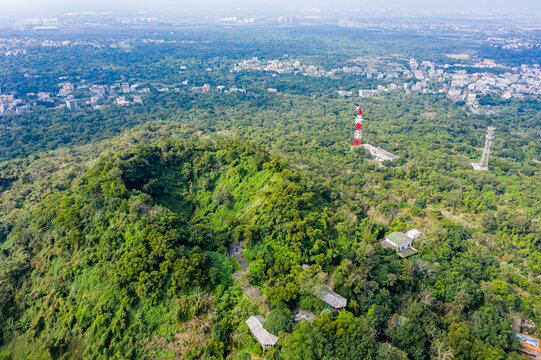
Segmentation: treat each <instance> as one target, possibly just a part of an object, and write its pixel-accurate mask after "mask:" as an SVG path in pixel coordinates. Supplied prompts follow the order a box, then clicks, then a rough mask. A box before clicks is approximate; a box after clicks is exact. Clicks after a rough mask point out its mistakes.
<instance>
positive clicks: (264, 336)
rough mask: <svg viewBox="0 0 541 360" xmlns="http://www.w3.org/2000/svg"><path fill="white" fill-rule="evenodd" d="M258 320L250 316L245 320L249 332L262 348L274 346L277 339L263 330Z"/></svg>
mask: <svg viewBox="0 0 541 360" xmlns="http://www.w3.org/2000/svg"><path fill="white" fill-rule="evenodd" d="M260 319H261V318H260V317H256V316H254V315H252V316H250V317H249V318H248V320H246V325H248V327H249V328H250V332H251V333H252V335H253V336H254V337H255V339H256V340H257V341H258V342H259V344H261V346H262V347H263V348H269V347H271V346H274V345H276V343H277V342H278V337H277V336H274V335H272V334H271V333H270V332H268V331H267V330H265V329H264V328H263V325H262V324H261V320H260Z"/></svg>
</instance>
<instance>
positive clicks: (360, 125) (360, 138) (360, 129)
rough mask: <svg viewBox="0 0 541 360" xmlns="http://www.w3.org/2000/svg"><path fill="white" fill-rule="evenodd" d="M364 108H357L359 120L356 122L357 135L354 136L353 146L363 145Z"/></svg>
mask: <svg viewBox="0 0 541 360" xmlns="http://www.w3.org/2000/svg"><path fill="white" fill-rule="evenodd" d="M363 115H364V113H363V107H362V106H360V105H359V107H358V108H357V118H356V120H355V134H354V135H353V143H352V144H351V146H362V145H363Z"/></svg>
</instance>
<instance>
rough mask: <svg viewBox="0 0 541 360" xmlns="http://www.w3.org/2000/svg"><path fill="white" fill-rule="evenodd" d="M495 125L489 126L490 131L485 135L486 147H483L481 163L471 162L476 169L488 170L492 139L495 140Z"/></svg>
mask: <svg viewBox="0 0 541 360" xmlns="http://www.w3.org/2000/svg"><path fill="white" fill-rule="evenodd" d="M494 130H496V128H495V127H494V126H489V127H488V133H487V134H486V136H485V148H484V149H483V156H481V162H480V163H471V166H473V169H474V170H482V171H488V157H489V155H490V147H491V146H492V140H494Z"/></svg>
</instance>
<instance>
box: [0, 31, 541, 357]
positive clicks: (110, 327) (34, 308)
mask: <svg viewBox="0 0 541 360" xmlns="http://www.w3.org/2000/svg"><path fill="white" fill-rule="evenodd" d="M243 31H244V30H239V32H235V31H233V30H231V29H227V30H226V31H225V36H226V38H227V39H229V40H230V41H231V42H228V41H225V42H223V47H219V48H213V45H214V44H215V42H216V41H217V40H216V38H217V36H218V34H216V33H214V36H216V38H211V39H208V38H205V37H204V36H203V35H204V34H208V33H207V32H201V33H198V32H197V31H193V32H191V33H190V35H191V36H192V37H194V36H195V35H194V34H199V36H201V38H200V39H199V40H201V41H203V40H205V39H206V40H208V42H207V43H205V44H200V43H197V44H195V45H194V44H191V45H190V44H187V45H181V46H180V45H179V46H178V47H176V48H175V47H171V48H170V49H169V50H168V46H169V45H163V47H164V48H159V49H155V48H152V49H151V50H149V48H148V47H147V48H144V47H141V49H139V50H138V49H137V48H134V49H132V50H133V52H129V53H126V54H124V55H125V57H119V58H118V60H117V61H118V63H119V64H122V66H125V68H126V70H125V71H126V74H124V75H121V74H120V75H119V74H113V75H111V76H112V78H114V79H115V81H117V80H118V79H122V80H127V79H128V78H127V75H128V74H131V75H133V74H139V75H141V73H140V72H139V70H137V69H136V68H137V67H138V66H140V67H141V70H140V71H141V72H143V71H144V72H145V73H144V76H143V75H141V78H148V77H160V76H161V75H159V74H158V73H154V72H153V71H154V69H161V70H160V71H164V73H169V70H168V69H169V68H168V66H173V65H171V64H174V66H177V65H178V64H181V63H186V61H189V62H192V63H195V62H196V60H195V59H196V55H197V56H201V57H202V58H203V59H204V61H203V62H202V63H201V64H200V67H201V69H203V68H204V67H205V66H211V65H209V64H214V65H216V66H218V67H219V64H220V61H221V60H220V59H221V58H220V57H221V56H227V57H228V60H226V61H225V62H226V63H227V62H228V61H230V59H235V58H237V57H238V58H246V57H248V56H271V55H277V56H282V55H283V54H282V53H283V51H282V50H283V49H282V45H283V44H284V43H285V44H289V45H291V47H290V49H291V53H292V54H295V55H298V56H305V57H306V59H312V60H313V61H322V62H323V61H325V58H324V56H323V55H322V54H324V53H325V52H329V53H330V54H332V56H329V58H328V59H327V60H326V61H328V62H329V63H328V64H329V65H331V66H334V65H335V64H336V63H333V62H335V61H338V60H337V59H338V58H339V57H340V56H345V55H344V54H346V55H348V56H349V55H354V53H356V52H358V51H359V49H358V48H357V47H355V48H354V49H350V48H348V47H347V46H346V45H345V43H346V40H347V39H348V37H350V36H353V35H346V33H345V32H343V31H342V30H337V29H332V30H329V31H326V32H325V31H323V30H322V29H312V30H310V32H308V31H307V32H306V33H303V32H301V33H300V35H302V37H301V39H300V40H299V39H298V38H296V37H294V36H293V35H299V33H298V32H296V31H297V30H287V31H286V30H280V31H278V30H276V33H275V32H273V33H271V34H270V35H269V36H267V37H265V36H263V35H262V34H261V33H257V34H256V36H255V39H256V40H253V39H252V38H251V37H250V35H251V33H250V31H247V32H246V33H244V32H243ZM284 32H286V34H284ZM355 33H356V34H357V35H358V34H359V32H355ZM234 34H238V39H240V40H237V41H236V42H234V41H233V40H231V39H232V38H233V37H234V36H233V35H234ZM162 35H163V36H166V33H164V34H162ZM77 36H80V37H81V38H80V39H79V40H84V37H83V35H81V34H79V35H77ZM107 36H109V34H107ZM138 36H141V35H140V34H139V35H138ZM175 36H178V34H177V35H175ZM365 36H366V37H367V38H369V39H372V41H373V42H374V43H379V42H381V41H383V40H382V39H386V41H383V43H382V44H380V45H379V47H375V48H370V47H369V45H363V46H366V47H367V49H368V48H370V50H371V51H372V52H371V53H370V55H372V56H377V54H376V53H377V52H379V51H381V52H382V53H385V52H384V48H385V46H390V47H389V48H388V49H387V50H386V51H388V52H390V51H396V52H400V51H405V50H404V49H405V48H408V47H410V46H411V45H412V44H418V41H419V39H418V38H417V37H412V36H409V37H408V36H405V35H404V38H403V39H402V38H396V37H394V38H393V37H392V36H388V35H385V34H383V35H374V34H368V35H365ZM290 37H291V38H290ZM333 37H335V38H338V39H340V41H337V42H336V43H335V44H332V43H331V42H330V39H332V38H333ZM265 39H266V41H265ZM277 39H278V40H277ZM307 39H308V40H310V39H311V40H314V41H312V42H309V43H310V46H309V47H305V48H303V44H302V43H303V41H304V40H307ZM391 40H392V41H391ZM250 42H256V43H257V42H259V44H260V47H259V48H257V49H255V48H254V49H251V50H250V51H247V50H246V51H245V50H244V49H241V48H239V46H238V45H239V43H240V44H246V43H250ZM438 44H440V45H439V46H440V48H439V54H440V55H438V54H434V60H435V59H436V58H437V56H441V53H443V52H445V51H448V50H449V48H448V47H450V46H452V44H453V42H451V41H449V42H446V41H443V40H442V41H440V40H435V39H434V40H432V41H429V42H427V43H425V44H424V46H422V47H421V46H419V49H417V50H415V51H416V52H423V53H425V54H426V53H430V51H432V50H433V49H435V48H436V47H437V46H438ZM391 45H392V46H391ZM152 46H154V45H152ZM465 47H467V48H470V49H471V48H475V46H474V45H471V44H470V45H468V46H465ZM201 49H206V51H208V53H207V52H205V53H202V52H201V51H202V50H201ZM102 50H103V49H102ZM56 51H58V52H59V53H58V54H41V55H39V56H43V57H42V58H38V59H34V60H32V61H29V62H28V63H27V64H26V63H25V64H23V65H24V66H27V67H28V68H29V69H28V70H29V71H35V69H38V68H42V69H45V68H46V67H47V66H48V65H47V64H46V62H47V61H50V59H51V58H54V57H55V56H58V57H59V58H64V57H66V54H63V53H62V52H63V51H66V52H67V53H68V54H71V55H70V56H73V57H74V58H76V55H77V56H89V57H91V58H92V59H94V60H95V61H97V60H96V59H95V58H96V57H99V56H102V55H103V56H104V59H101V60H100V61H107V59H109V57H111V56H116V55H118V54H117V53H116V51H117V50H110V49H109V50H106V49H104V50H103V54H102V53H100V52H99V51H97V52H96V53H92V52H90V51H89V52H88V53H85V51H87V50H84V49H81V52H82V53H73V51H74V50H73V49H71V50H68V49H56V50H51V52H52V53H54V52H56ZM137 51H140V52H139V53H138V52H137ZM168 51H171V52H172V53H171V54H170V58H168V57H167V56H164V57H162V58H159V57H157V55H156V54H159V53H160V52H163V54H167V52H168ZM486 51H488V50H486ZM494 51H496V50H494ZM182 52H184V53H182ZM237 52H238V54H237ZM295 52H298V53H295ZM146 53H152V54H155V56H156V57H153V56H154V55H153V56H150V57H148V58H146V60H145V61H144V62H142V63H140V64H131V65H130V64H129V62H130V61H132V60H130V59H132V56H133V58H135V57H141V56H143V55H144V54H146ZM182 54H184V56H186V57H189V60H186V59H183V61H176V60H174V59H177V58H180V57H181V56H183V55H182ZM235 54H237V55H235ZM404 55H405V56H411V55H412V54H409V53H405V54H404ZM66 58H67V59H68V60H66V63H67V64H69V63H70V62H71V61H73V58H71V57H66ZM172 59H173V60H172ZM94 60H93V61H94ZM42 61H43V62H42ZM93 61H90V62H89V65H88V66H86V67H85V62H84V61H83V62H80V66H81V67H82V69H78V70H73V72H74V74H81V71H87V72H90V71H91V70H92V69H93V66H94V65H95V64H94V63H93ZM162 61H163V62H162ZM160 62H161V63H160ZM98 63H99V62H98ZM51 64H52V63H51ZM166 64H167V65H166ZM49 65H50V64H49ZM2 66H5V67H6V69H8V72H7V73H8V74H13V69H16V68H17V66H16V64H15V63H6V64H4V65H2ZM21 66H22V65H21ZM153 66H155V68H153ZM66 68H69V66H66ZM66 68H63V69H57V70H58V72H57V73H55V75H54V76H57V75H59V74H60V73H61V71H60V70H65V69H66ZM119 68H120V67H119ZM32 69H34V70H32ZM201 69H199V70H201ZM17 71H19V70H17ZM92 71H94V70H92ZM123 71H124V70H123ZM190 71H193V74H190V75H189V76H190V79H191V80H193V81H195V80H197V81H201V82H203V81H209V82H212V84H213V86H214V85H217V84H221V83H224V84H237V85H242V86H246V87H247V88H248V89H249V90H250V91H248V92H247V93H246V94H224V93H215V92H212V93H209V94H202V93H192V92H180V93H157V92H156V93H152V96H151V97H149V99H148V101H145V103H144V104H143V105H137V106H133V107H129V108H121V107H117V106H111V107H106V108H104V109H102V110H100V111H93V112H90V111H81V112H79V113H75V114H71V113H68V112H66V111H61V110H53V111H45V110H40V111H36V112H33V113H26V114H22V115H9V116H5V117H2V118H1V124H0V125H1V126H0V142H1V143H0V145H1V147H2V152H1V154H0V159H1V160H2V161H3V162H2V163H0V244H1V248H0V359H1V360H7V359H81V358H85V359H172V358H182V359H225V358H229V359H237V360H240V359H259V358H268V359H299V360H300V359H303V360H304V359H314V360H316V359H318V360H319V359H328V360H331V359H333V360H334V359H374V360H376V359H382V360H383V359H415V360H423V359H438V360H443V359H453V358H454V359H464V360H466V359H476V360H480V359H487V360H488V359H521V358H522V359H523V357H521V356H520V355H518V354H517V353H515V352H514V350H516V349H517V348H518V346H519V344H518V340H517V338H516V337H515V334H514V333H515V331H514V330H513V329H512V327H511V323H512V322H513V320H514V319H517V318H518V319H527V320H531V321H533V322H534V323H535V324H536V325H537V327H539V326H541V325H540V324H541V265H540V264H541V228H540V222H539V220H540V210H541V207H540V204H541V182H540V169H539V153H540V147H541V143H540V142H539V131H540V130H541V129H540V126H541V123H540V122H539V101H538V100H537V99H513V100H507V101H500V100H498V99H492V98H490V97H486V98H484V99H481V101H486V102H490V104H491V105H493V106H495V107H497V108H498V110H499V113H498V114H497V115H494V116H485V115H476V114H473V113H471V112H469V111H468V110H467V109H466V108H465V107H463V106H459V105H457V104H455V103H453V102H450V101H448V100H446V99H445V98H444V96H443V95H435V94H410V95H404V94H397V93H392V94H385V95H380V96H377V97H373V98H367V99H363V101H362V105H363V106H364V107H365V112H366V115H365V122H364V127H363V136H364V139H365V141H366V142H368V143H370V144H373V145H375V146H381V147H383V148H384V149H387V150H389V151H391V152H393V153H394V154H396V155H398V156H399V159H398V160H396V161H394V162H392V163H390V162H385V163H383V164H381V165H379V164H378V163H377V162H375V161H373V160H371V159H370V158H369V157H368V155H367V154H366V153H364V152H363V151H359V150H355V149H353V150H351V149H350V144H351V136H352V133H353V129H354V110H355V108H356V106H357V105H358V99H356V98H343V97H338V96H337V95H335V90H337V89H339V88H344V87H345V88H351V89H355V88H359V87H363V86H365V87H373V86H374V85H375V82H373V81H372V80H370V79H359V78H353V77H351V78H346V79H345V80H344V79H342V80H337V79H332V78H308V77H303V76H301V75H296V74H287V75H283V76H279V77H273V76H269V75H268V74H265V73H257V72H256V73H229V72H228V71H227V70H226V69H225V67H224V69H222V70H221V71H216V72H214V73H213V74H212V75H209V74H207V73H205V72H198V70H194V69H192V70H190ZM177 73H178V71H177V72H176V74H175V75H171V76H174V79H173V81H177V80H180V79H181V77H180V76H177ZM95 75H96V76H97V77H98V78H94V79H93V80H94V81H98V80H101V79H99V76H103V73H100V72H98V71H96V72H95ZM139 75H138V76H139ZM8 76H12V75H8ZM69 76H71V75H69ZM77 76H79V75H77ZM84 76H85V77H86V76H90V75H89V73H85V74H84ZM125 76H126V77H125ZM183 76H185V75H183ZM52 77H53V76H52ZM74 78H75V76H74ZM12 80H13V84H14V87H13V88H14V89H16V90H17V91H21V92H24V91H27V90H24V91H23V90H20V88H19V87H20V86H21V84H22V83H23V82H24V81H23V80H21V83H18V80H16V79H15V78H13V79H12ZM129 80H137V78H136V76H133V77H130V78H129ZM42 84H43V83H41V85H42ZM41 85H40V86H41ZM51 86H54V83H53V82H52V81H51ZM268 87H275V88H278V89H279V90H280V92H279V93H278V94H269V93H267V92H266V91H265V89H266V88H268ZM491 124H494V126H495V127H496V128H497V130H496V139H495V141H494V144H493V147H492V155H491V158H490V162H489V165H490V171H489V172H477V171H473V170H472V168H471V166H470V165H469V163H470V162H471V161H478V160H479V158H480V156H481V152H482V148H483V145H484V135H485V133H486V127H487V126H489V125H491ZM412 228H417V229H420V230H421V231H422V232H423V234H424V235H423V237H421V238H420V239H419V240H416V241H415V242H414V246H415V247H416V248H417V249H419V253H418V254H415V255H414V256H411V257H408V258H405V259H402V258H400V257H398V255H397V253H396V252H395V251H394V250H392V249H384V248H382V247H381V246H380V245H379V243H378V240H380V239H382V238H384V237H385V236H386V235H388V234H389V233H390V232H392V231H407V230H410V229H412ZM232 243H235V244H237V243H241V244H242V246H243V247H244V248H245V251H244V253H243V255H244V257H245V258H246V260H247V261H248V263H249V267H248V270H247V272H246V273H243V272H242V271H240V266H239V263H237V261H236V260H235V259H234V258H231V257H227V256H226V254H227V252H228V247H229V246H230V244H232ZM303 265H309V266H303ZM323 284H325V285H327V286H329V287H332V288H333V290H334V291H335V292H336V293H338V294H340V295H342V296H344V297H345V298H347V299H348V303H347V307H346V308H345V309H344V310H341V311H337V310H334V309H332V308H330V307H328V306H326V305H325V304H324V303H323V302H322V301H321V300H320V299H318V298H316V297H315V296H314V293H313V289H314V288H315V287H316V286H321V285H323ZM296 306H299V307H301V308H303V309H305V310H308V311H310V312H312V313H313V314H314V315H315V316H317V319H315V320H313V321H312V322H308V321H301V322H299V323H294V322H293V321H292V319H293V314H292V311H293V309H294V308H295V307H296ZM254 314H260V315H263V316H264V317H266V318H267V320H266V321H265V323H264V326H265V328H266V329H267V330H269V331H270V332H271V333H273V334H275V335H277V336H278V337H279V341H278V344H277V346H275V347H273V348H271V349H269V350H263V349H262V348H261V346H260V345H259V344H258V343H257V342H256V340H255V339H254V337H253V336H252V334H251V333H250V331H249V329H248V327H247V325H246V324H245V323H244V321H245V320H246V319H247V318H248V317H249V316H251V315H254ZM535 334H537V337H540V335H541V334H540V333H539V330H537V332H536V333H535Z"/></svg>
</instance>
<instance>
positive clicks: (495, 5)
mask: <svg viewBox="0 0 541 360" xmlns="http://www.w3.org/2000/svg"><path fill="white" fill-rule="evenodd" d="M238 8H242V9H245V10H248V11H250V10H253V11H254V12H256V11H260V10H280V9H283V10H284V11H287V10H300V9H321V10H326V9H327V10H328V9H330V8H333V9H335V10H337V11H340V12H344V11H348V10H349V11H352V12H354V11H355V12H357V11H359V10H360V11H371V12H372V11H393V12H404V13H420V12H423V13H438V12H441V13H475V14H495V13H498V14H506V13H510V14H516V13H524V14H531V15H535V14H540V13H541V0H513V1H509V0H334V1H333V0H222V1H219V0H192V1H187V0H177V1H174V0H0V13H2V14H3V15H6V14H7V13H12V12H18V13H20V12H24V13H35V14H39V13H53V12H64V11H89V10H100V11H114V12H117V11H121V10H123V9H124V10H130V11H134V10H143V11H150V12H154V11H163V10H184V9H186V10H202V11H209V12H210V11H212V10H216V11H220V10H235V9H238Z"/></svg>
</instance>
